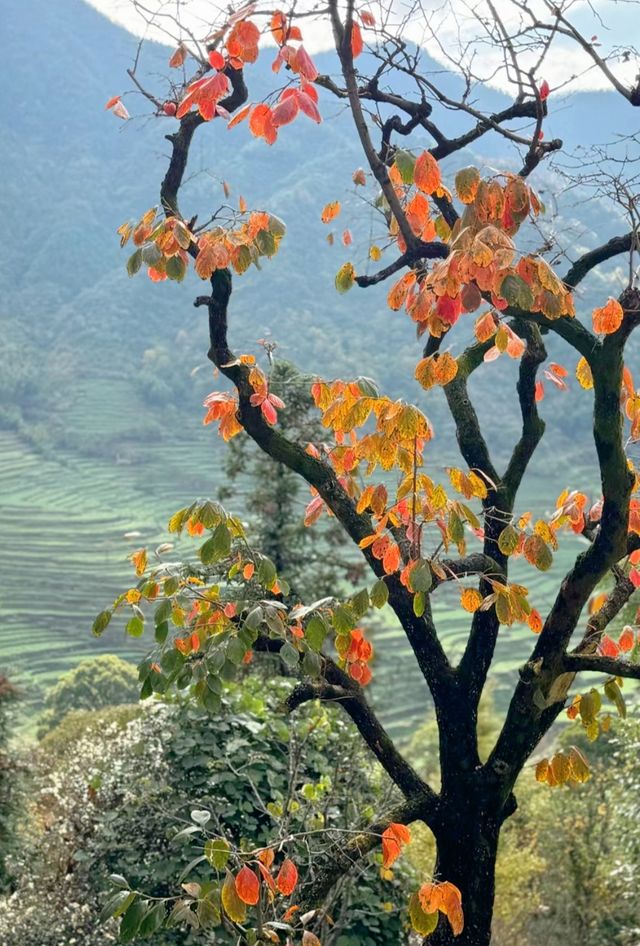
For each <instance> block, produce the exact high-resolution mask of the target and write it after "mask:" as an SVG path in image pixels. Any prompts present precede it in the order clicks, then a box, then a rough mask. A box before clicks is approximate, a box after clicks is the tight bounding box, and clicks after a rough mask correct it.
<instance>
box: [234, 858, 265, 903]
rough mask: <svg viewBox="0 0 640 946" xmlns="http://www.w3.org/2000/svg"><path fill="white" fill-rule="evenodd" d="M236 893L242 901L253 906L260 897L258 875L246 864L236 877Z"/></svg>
mask: <svg viewBox="0 0 640 946" xmlns="http://www.w3.org/2000/svg"><path fill="white" fill-rule="evenodd" d="M236 893H237V894H238V896H239V897H240V899H241V900H242V902H243V903H247V904H249V906H255V905H256V903H257V902H258V900H259V898H260V881H259V880H258V875H257V874H256V873H255V872H254V871H252V870H251V868H250V867H247V865H246V864H245V866H244V867H243V868H242V870H241V871H240V873H239V874H238V876H237V877H236Z"/></svg>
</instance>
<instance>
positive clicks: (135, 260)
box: [127, 247, 142, 276]
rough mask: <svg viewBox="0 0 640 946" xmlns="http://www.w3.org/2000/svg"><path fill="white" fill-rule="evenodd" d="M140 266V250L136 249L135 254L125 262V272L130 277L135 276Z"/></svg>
mask: <svg viewBox="0 0 640 946" xmlns="http://www.w3.org/2000/svg"><path fill="white" fill-rule="evenodd" d="M141 266H142V249H141V248H140V247H138V249H137V250H136V251H135V253H134V254H133V255H132V256H130V257H129V259H128V260H127V272H128V273H129V275H130V276H135V274H136V273H137V272H138V270H139V269H140V267H141Z"/></svg>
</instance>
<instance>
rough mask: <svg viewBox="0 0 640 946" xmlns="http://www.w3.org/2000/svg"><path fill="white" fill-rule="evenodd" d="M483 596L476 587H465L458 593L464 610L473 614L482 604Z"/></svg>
mask: <svg viewBox="0 0 640 946" xmlns="http://www.w3.org/2000/svg"><path fill="white" fill-rule="evenodd" d="M482 601H483V597H482V595H481V594H480V592H479V591H478V589H477V588H465V589H464V590H463V592H462V594H461V595H460V604H461V605H462V607H463V608H464V610H465V611H469V613H470V614H473V613H474V612H475V611H477V610H478V608H479V607H480V605H481V604H482Z"/></svg>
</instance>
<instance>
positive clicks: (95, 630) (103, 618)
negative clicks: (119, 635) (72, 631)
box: [91, 611, 113, 637]
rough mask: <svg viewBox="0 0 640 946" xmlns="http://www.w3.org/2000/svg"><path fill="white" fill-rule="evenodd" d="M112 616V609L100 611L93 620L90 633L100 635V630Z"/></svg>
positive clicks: (102, 629)
mask: <svg viewBox="0 0 640 946" xmlns="http://www.w3.org/2000/svg"><path fill="white" fill-rule="evenodd" d="M112 617H113V612H112V611H101V612H100V614H99V615H98V616H97V618H96V619H95V621H94V622H93V626H92V628H91V633H92V634H93V635H94V636H95V637H100V635H101V634H102V632H103V631H104V630H105V628H106V627H107V626H108V624H109V621H110V620H111V618H112Z"/></svg>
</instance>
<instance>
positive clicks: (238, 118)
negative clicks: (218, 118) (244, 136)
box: [227, 103, 253, 129]
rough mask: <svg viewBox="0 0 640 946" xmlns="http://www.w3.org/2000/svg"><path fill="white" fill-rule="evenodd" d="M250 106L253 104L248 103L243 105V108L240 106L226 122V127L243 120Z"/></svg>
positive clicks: (231, 126)
mask: <svg viewBox="0 0 640 946" xmlns="http://www.w3.org/2000/svg"><path fill="white" fill-rule="evenodd" d="M252 108H253V105H251V103H249V105H245V106H244V108H241V109H240V111H239V112H236V113H235V115H234V116H233V118H232V119H231V121H230V122H229V123H228V124H227V128H228V129H229V128H233V126H234V125H239V124H240V122H241V121H244V119H245V118H246V117H247V115H248V114H249V112H250V111H251V109H252Z"/></svg>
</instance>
